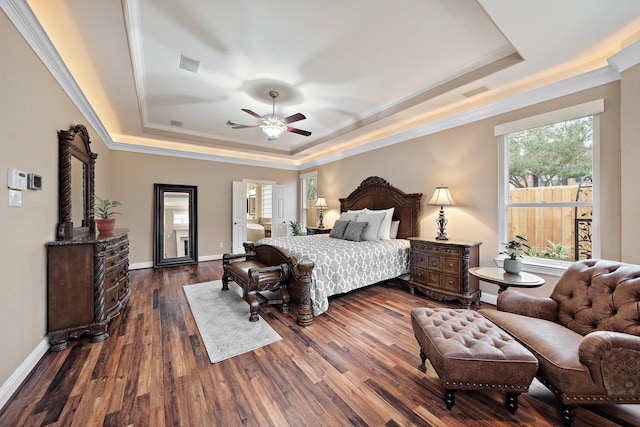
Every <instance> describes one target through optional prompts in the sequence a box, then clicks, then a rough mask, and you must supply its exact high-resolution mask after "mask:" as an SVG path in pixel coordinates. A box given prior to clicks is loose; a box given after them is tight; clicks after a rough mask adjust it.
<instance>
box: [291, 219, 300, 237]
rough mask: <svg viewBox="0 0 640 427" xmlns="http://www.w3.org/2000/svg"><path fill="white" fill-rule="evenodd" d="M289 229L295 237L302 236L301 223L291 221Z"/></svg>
mask: <svg viewBox="0 0 640 427" xmlns="http://www.w3.org/2000/svg"><path fill="white" fill-rule="evenodd" d="M289 228H290V229H291V234H293V235H294V236H302V224H300V221H289Z"/></svg>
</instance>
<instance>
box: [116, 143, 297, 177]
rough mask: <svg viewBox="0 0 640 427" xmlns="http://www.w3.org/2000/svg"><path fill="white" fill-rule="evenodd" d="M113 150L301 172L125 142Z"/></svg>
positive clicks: (292, 167) (291, 166)
mask: <svg viewBox="0 0 640 427" xmlns="http://www.w3.org/2000/svg"><path fill="white" fill-rule="evenodd" d="M111 145H112V147H110V148H112V149H113V150H118V151H128V152H131V153H140V154H153V155H157V156H168V157H180V158H183V159H192V160H205V161H208V162H222V163H233V164H236V165H244V166H255V167H260V168H272V169H282V170H295V171H297V170H300V167H299V166H297V165H294V164H286V163H280V162H273V161H266V160H254V159H244V158H240V157H231V156H222V155H219V154H208V153H195V152H192V151H182V150H175V149H171V148H161V147H150V146H148V145H138V144H128V143H124V142H117V141H113V142H112V143H111Z"/></svg>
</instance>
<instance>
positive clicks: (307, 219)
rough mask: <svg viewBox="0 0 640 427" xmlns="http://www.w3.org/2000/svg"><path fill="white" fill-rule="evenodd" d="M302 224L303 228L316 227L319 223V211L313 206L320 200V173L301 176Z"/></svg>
mask: <svg viewBox="0 0 640 427" xmlns="http://www.w3.org/2000/svg"><path fill="white" fill-rule="evenodd" d="M300 189H301V194H300V200H301V201H302V203H301V207H300V209H301V210H300V218H301V220H300V224H301V225H302V228H303V229H304V227H306V226H307V225H309V226H312V227H315V226H316V225H317V223H318V210H317V209H314V208H313V205H314V204H315V202H316V199H317V198H318V173H317V172H315V171H314V172H308V173H305V174H302V175H300Z"/></svg>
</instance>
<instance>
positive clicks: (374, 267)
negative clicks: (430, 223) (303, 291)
mask: <svg viewBox="0 0 640 427" xmlns="http://www.w3.org/2000/svg"><path fill="white" fill-rule="evenodd" d="M421 198H422V193H413V194H407V193H405V192H403V191H402V190H399V189H398V188H396V187H394V186H392V185H390V184H389V183H388V182H387V181H386V180H384V179H382V178H380V177H375V176H374V177H369V178H367V179H365V180H364V181H362V182H361V183H360V185H359V186H358V187H357V188H356V189H355V190H354V191H353V192H352V193H351V194H350V195H349V196H348V197H346V198H341V199H339V200H340V212H341V213H344V212H348V211H359V210H363V209H365V208H366V209H368V210H370V211H381V210H387V209H390V208H393V218H392V219H393V221H399V224H398V225H397V227H398V228H397V235H396V238H394V239H383V240H373V241H350V240H345V239H340V238H333V237H329V235H327V234H320V235H310V236H295V237H293V236H289V237H271V238H265V239H261V240H259V241H258V242H257V243H258V244H266V245H271V246H276V247H279V248H281V249H283V250H284V251H285V252H287V253H288V254H289V255H290V256H291V257H292V259H293V260H294V262H296V264H298V265H292V266H291V267H292V270H293V271H294V272H296V271H300V269H299V268H298V267H299V266H309V265H310V264H311V263H313V269H309V268H308V267H307V269H306V270H305V271H306V272H309V271H310V278H307V281H308V282H310V285H309V286H308V288H309V294H310V295H309V296H307V295H296V284H295V283H292V284H291V285H290V291H291V293H292V296H293V297H294V298H296V297H297V298H298V299H307V298H309V297H310V299H311V306H312V310H313V315H315V316H318V315H320V314H322V313H324V312H325V311H327V310H328V309H329V297H331V296H333V295H338V294H342V293H346V292H350V291H353V290H356V289H359V288H362V287H364V286H369V285H372V284H375V283H379V282H381V281H384V280H388V279H392V278H396V277H400V276H403V275H405V274H408V273H409V271H410V266H411V265H410V264H411V261H410V257H409V241H408V240H407V238H408V237H412V236H418V235H420V221H419V219H420V199H421ZM378 214H379V213H378ZM298 278H299V277H295V275H294V282H295V279H298ZM301 305H302V302H301Z"/></svg>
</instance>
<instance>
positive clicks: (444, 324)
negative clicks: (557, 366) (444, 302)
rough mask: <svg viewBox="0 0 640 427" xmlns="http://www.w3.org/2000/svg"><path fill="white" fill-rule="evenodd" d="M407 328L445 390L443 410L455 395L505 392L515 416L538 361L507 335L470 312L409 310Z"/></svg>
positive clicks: (449, 406) (448, 407) (439, 309)
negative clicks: (457, 391)
mask: <svg viewBox="0 0 640 427" xmlns="http://www.w3.org/2000/svg"><path fill="white" fill-rule="evenodd" d="M411 325H412V326H413V332H414V334H415V336H416V339H417V340H418V343H419V344H420V357H421V358H422V363H423V364H424V363H425V361H426V360H427V357H428V358H429V360H430V361H431V365H432V366H433V369H435V371H436V373H437V374H438V376H439V377H440V381H442V385H443V387H444V389H445V395H444V401H445V404H446V405H447V409H451V408H452V407H453V405H454V404H455V398H454V393H455V391H456V390H498V391H504V392H506V393H507V402H506V404H507V409H508V410H509V413H511V414H514V413H515V412H516V410H517V409H518V396H519V395H520V393H524V392H527V391H528V390H529V385H530V384H531V381H533V377H534V376H535V374H536V371H537V370H538V360H537V359H536V358H535V357H534V356H533V354H531V353H530V352H529V350H527V349H526V348H524V347H523V346H522V345H520V344H519V343H518V342H516V341H515V340H514V339H513V338H512V337H511V336H510V335H508V334H507V333H506V332H504V331H503V330H502V329H500V328H498V327H497V326H496V325H494V324H493V323H491V322H490V321H489V320H487V319H485V318H484V317H483V316H482V315H480V314H478V313H477V312H475V311H472V310H461V309H450V308H414V309H413V310H411Z"/></svg>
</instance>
